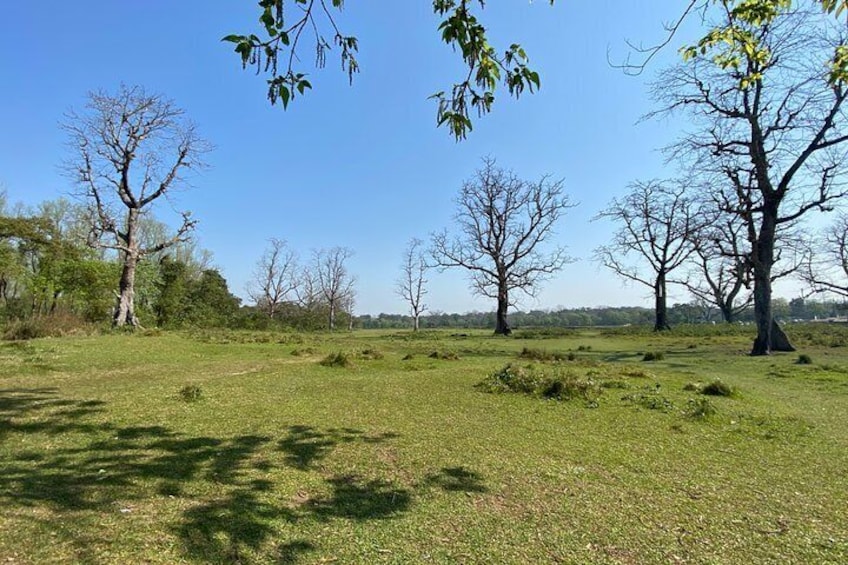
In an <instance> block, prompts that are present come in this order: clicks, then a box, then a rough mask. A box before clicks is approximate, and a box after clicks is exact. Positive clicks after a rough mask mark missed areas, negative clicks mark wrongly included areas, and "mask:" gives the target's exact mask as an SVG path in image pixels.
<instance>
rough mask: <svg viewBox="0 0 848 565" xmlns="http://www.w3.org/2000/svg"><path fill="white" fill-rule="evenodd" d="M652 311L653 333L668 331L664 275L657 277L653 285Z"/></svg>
mask: <svg viewBox="0 0 848 565" xmlns="http://www.w3.org/2000/svg"><path fill="white" fill-rule="evenodd" d="M654 298H655V300H654V310H655V313H656V318H655V321H654V331H655V332H662V331H666V330H670V329H671V326H670V325H669V324H668V305H667V304H666V283H665V273H660V274H659V275H657V280H656V282H655V283H654Z"/></svg>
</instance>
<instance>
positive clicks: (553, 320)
mask: <svg viewBox="0 0 848 565" xmlns="http://www.w3.org/2000/svg"><path fill="white" fill-rule="evenodd" d="M774 312H775V317H776V318H777V319H778V320H780V321H790V320H815V319H827V318H836V317H844V316H845V315H846V305H845V303H843V302H842V301H829V300H823V301H818V300H805V299H803V298H795V299H792V300H786V299H784V298H776V299H775V300H774ZM668 314H669V321H670V323H671V324H672V325H674V324H698V323H707V324H711V323H721V315H720V313H719V312H718V310H716V309H715V308H709V307H705V306H701V305H698V304H693V303H687V304H675V305H674V306H672V307H670V308H669V312H668ZM509 317H510V322H511V324H512V326H513V327H514V328H520V327H542V328H544V327H584V326H625V325H650V324H653V322H654V310H653V309H651V308H643V307H638V306H635V307H632V306H627V307H611V306H601V307H596V308H566V309H561V310H530V311H528V312H521V311H519V312H513V313H511V314H510V316H509ZM738 321H739V322H740V323H750V322H753V310H752V309H748V310H746V311H744V312H742V313H741V314H740V315H739V316H738ZM494 322H495V313H494V312H466V313H464V314H456V313H454V314H447V313H443V312H436V313H431V314H427V315H424V316H422V317H421V327H422V328H468V329H471V328H491V327H494ZM411 325H412V317H411V316H406V315H402V314H379V315H378V316H371V315H364V316H358V317H357V318H356V326H357V327H360V328H365V329H379V328H408V327H411Z"/></svg>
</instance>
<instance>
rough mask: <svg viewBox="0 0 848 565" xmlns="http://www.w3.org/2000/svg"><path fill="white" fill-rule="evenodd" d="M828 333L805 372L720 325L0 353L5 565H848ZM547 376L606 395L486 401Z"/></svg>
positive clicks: (100, 340)
mask: <svg viewBox="0 0 848 565" xmlns="http://www.w3.org/2000/svg"><path fill="white" fill-rule="evenodd" d="M840 330H841V331H844V328H841V329H840ZM817 331H818V330H815V329H810V330H807V329H804V332H805V333H804V336H803V342H802V346H803V352H804V353H807V354H809V355H810V357H811V358H812V359H813V360H815V362H814V363H812V364H809V365H798V364H797V363H796V361H797V359H798V354H791V355H790V354H787V355H775V356H773V357H771V358H751V357H748V356H746V355H745V352H746V351H747V349H748V346H749V345H750V338H749V336H748V335H747V334H745V333H744V332H741V331H740V332H735V333H734V335H723V334H721V333H720V332H718V331H717V330H709V333H707V334H705V335H699V334H698V333H697V332H696V331H693V330H686V331H681V332H680V333H672V334H670V335H655V334H651V333H640V332H632V335H629V334H628V333H627V332H612V333H611V334H609V333H604V332H583V333H580V332H574V331H570V332H565V333H560V334H558V335H557V334H554V335H548V334H545V333H544V332H542V333H537V334H530V333H529V332H528V335H526V336H525V338H522V337H521V335H520V334H519V336H518V337H516V338H496V337H493V336H491V335H489V334H488V333H484V332H468V331H464V332H462V333H457V332H422V334H421V335H412V334H411V333H406V332H397V331H392V332H356V333H353V334H348V333H343V332H340V333H337V334H333V335H310V334H305V335H297V334H287V335H283V334H273V333H267V334H266V333H256V332H194V333H183V334H167V333H166V334H161V335H146V336H145V335H138V336H132V335H107V336H100V337H78V338H63V339H52V340H36V341H31V342H21V343H7V344H0V562H3V563H5V562H8V563H57V562H65V563H77V562H91V563H138V562H146V563H181V562H183V563H208V562H214V563H236V562H240V563H301V562H302V563H313V562H315V563H317V562H330V561H334V562H338V563H380V562H385V563H414V562H437V563H439V562H440V563H456V562H466V563H474V562H481V563H482V562H487V563H491V562H497V563H547V562H557V561H559V562H573V563H669V562H696V563H700V562H714V563H737V562H750V563H775V562H786V563H788V562H795V563H842V562H846V560H847V559H848V534H846V532H848V515H846V512H845V500H848V480H846V471H845V470H846V468H848V434H846V433H845V430H846V429H848V351H844V350H843V349H844V348H842V347H838V346H834V343H837V342H839V341H840V340H843V339H844V336H843V335H842V334H841V333H839V331H836V330H835V329H834V328H827V332H826V333H823V334H819V333H817ZM807 332H810V333H807ZM736 333H738V335H736ZM527 350H530V351H533V352H536V354H534V355H528V354H527V353H526V351H527ZM522 351H524V352H525V353H524V354H522ZM647 351H652V352H662V353H663V356H662V360H655V361H652V362H644V361H642V359H643V356H644V353H645V352H647ZM434 352H436V353H438V354H437V355H433V353H434ZM539 352H542V353H543V354H542V353H539ZM292 353H296V354H295V355H293V354H292ZM448 353H450V355H448ZM569 353H571V355H569ZM338 354H342V355H343V356H344V357H345V358H347V359H348V361H349V362H348V363H347V364H346V365H343V366H322V364H321V363H320V362H321V361H322V360H323V359H326V358H328V357H329V356H335V355H338ZM547 363H556V364H558V365H559V368H558V369H557V371H561V372H567V374H569V375H574V376H575V378H579V379H590V380H591V381H592V382H594V383H596V384H598V386H599V390H600V395H599V396H598V397H597V401H596V402H592V403H587V402H585V401H583V400H582V399H577V400H570V401H556V400H546V399H544V397H543V396H541V397H540V395H525V394H514V393H506V392H503V393H497V394H495V393H487V392H483V391H481V390H479V389H478V388H476V387H475V385H476V384H477V383H479V382H480V381H482V380H484V379H485V378H486V377H488V376H490V375H492V374H494V373H496V372H497V371H500V370H502V368H503V367H505V366H506V365H507V364H513V365H515V366H527V365H532V366H534V367H535V369H534V371H538V372H544V371H542V368H544V367H545V364H547ZM715 381H720V382H722V383H726V384H727V385H728V386H729V387H732V388H733V390H734V394H733V395H732V396H728V397H724V396H710V397H709V399H708V400H709V402H710V403H711V406H712V407H714V409H715V413H714V414H709V415H706V416H704V417H696V416H693V407H695V408H696V406H695V404H694V402H695V401H696V400H697V399H699V398H700V399H704V398H707V397H705V396H703V395H700V394H699V391H698V389H697V388H694V387H688V386H687V385H691V384H692V383H701V384H702V385H707V384H709V383H713V382H715ZM193 387H194V388H193ZM195 388H196V391H197V394H196V395H195V394H194V391H195ZM687 388H688V389H689V390H686V389H687ZM184 391H189V392H191V395H190V396H191V401H187V398H186V395H187V394H188V393H187V392H184ZM195 396H196V397H195Z"/></svg>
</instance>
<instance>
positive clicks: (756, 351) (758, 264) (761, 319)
mask: <svg viewBox="0 0 848 565" xmlns="http://www.w3.org/2000/svg"><path fill="white" fill-rule="evenodd" d="M776 228H777V204H776V203H766V204H765V205H764V206H763V219H762V224H761V225H760V234H759V237H757V240H756V242H755V245H754V249H753V252H752V256H753V259H754V260H753V273H754V320H755V321H756V324H757V337H756V338H755V339H754V345H753V347H752V348H751V355H768V354H769V353H771V352H772V351H795V348H794V347H792V344H791V343H790V342H789V338H788V337H786V334H785V333H784V332H783V330H782V329H781V328H780V326H778V325H777V322H775V321H774V314H773V312H772V307H771V269H772V266H773V265H774V239H775V234H776V231H777V229H776Z"/></svg>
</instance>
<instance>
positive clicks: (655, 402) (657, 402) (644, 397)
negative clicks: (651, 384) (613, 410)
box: [621, 390, 674, 412]
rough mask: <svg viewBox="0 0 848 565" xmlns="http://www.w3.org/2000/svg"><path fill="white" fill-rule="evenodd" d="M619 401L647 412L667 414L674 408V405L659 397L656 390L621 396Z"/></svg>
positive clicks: (661, 396)
mask: <svg viewBox="0 0 848 565" xmlns="http://www.w3.org/2000/svg"><path fill="white" fill-rule="evenodd" d="M621 399H622V400H623V401H625V402H630V403H631V404H635V405H637V406H641V407H642V408H647V409H648V410H660V411H661V412H669V411H671V410H672V409H673V408H674V404H673V403H672V402H671V400H669V399H668V398H666V397H665V396H663V395H661V394H660V393H659V391H657V390H651V391H648V392H640V393H633V394H628V395H625V396H622V397H621Z"/></svg>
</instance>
